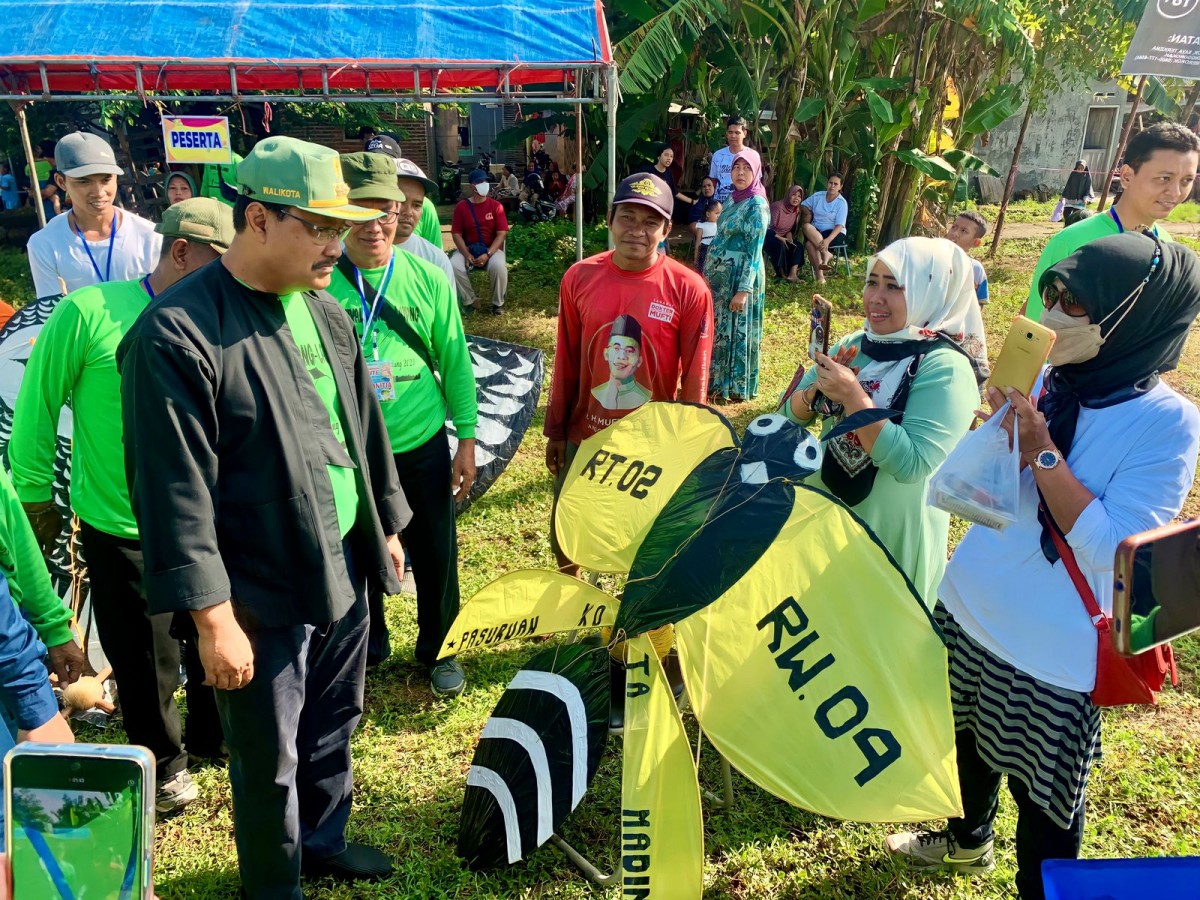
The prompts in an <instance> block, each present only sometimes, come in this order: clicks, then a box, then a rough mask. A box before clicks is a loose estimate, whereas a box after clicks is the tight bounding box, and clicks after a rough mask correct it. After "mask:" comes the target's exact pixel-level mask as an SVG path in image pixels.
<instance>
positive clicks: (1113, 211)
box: [1108, 206, 1158, 237]
mask: <svg viewBox="0 0 1200 900" xmlns="http://www.w3.org/2000/svg"><path fill="white" fill-rule="evenodd" d="M1108 214H1109V215H1110V216H1112V220H1113V221H1114V222H1116V223H1117V233H1118V234H1124V233H1125V226H1124V225H1122V224H1121V217H1120V216H1118V215H1117V208H1116V207H1115V206H1110V207H1109V208H1108ZM1146 233H1147V234H1152V235H1154V236H1155V237H1158V226H1157V225H1151V226H1150V227H1149V228H1147V229H1146Z"/></svg>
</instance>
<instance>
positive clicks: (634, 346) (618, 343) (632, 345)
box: [604, 335, 642, 381]
mask: <svg viewBox="0 0 1200 900" xmlns="http://www.w3.org/2000/svg"><path fill="white" fill-rule="evenodd" d="M604 358H605V360H606V361H607V362H608V371H609V373H610V374H611V375H612V377H613V378H616V379H617V380H618V381H628V380H629V379H631V378H632V377H633V375H634V373H635V372H636V371H637V369H638V366H640V365H641V364H642V348H641V345H640V344H639V343H638V342H637V341H636V340H635V339H634V338H631V337H625V336H624V335H614V336H613V337H611V338H609V341H608V349H607V350H605V351H604Z"/></svg>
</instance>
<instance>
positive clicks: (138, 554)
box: [80, 522, 222, 782]
mask: <svg viewBox="0 0 1200 900" xmlns="http://www.w3.org/2000/svg"><path fill="white" fill-rule="evenodd" d="M80 538H81V540H82V542H83V555H84V558H85V559H86V560H87V566H88V576H89V578H90V580H91V598H92V608H93V609H94V610H95V612H96V632H97V634H98V635H99V636H100V643H101V645H102V646H103V648H104V654H105V656H107V657H108V661H109V662H110V663H111V664H112V668H113V678H114V679H116V682H117V691H118V694H119V698H120V702H121V713H122V716H123V718H124V722H125V733H126V734H128V735H129V741H130V743H132V744H141V745H142V746H143V747H147V748H149V750H150V751H151V752H152V753H153V754H154V758H155V760H156V761H157V774H158V780H159V781H160V782H162V781H164V780H166V779H167V778H169V777H171V776H172V775H175V774H177V773H178V772H181V771H183V769H185V768H187V761H188V759H187V751H188V750H190V751H191V752H192V753H195V754H197V755H200V756H215V755H216V754H217V752H218V750H219V748H220V746H221V740H222V733H221V722H220V719H219V718H218V716H217V707H216V701H215V699H214V696H213V689H212V688H210V687H207V686H205V685H204V684H203V682H204V667H203V666H202V665H201V663H200V655H199V653H198V652H197V651H196V650H195V644H194V642H193V643H189V644H188V649H187V651H186V656H185V663H186V666H187V671H188V682H187V688H186V695H187V705H188V716H187V730H186V733H185V732H184V731H183V730H182V728H181V722H180V716H179V708H178V707H177V706H176V705H175V689H176V688H177V687H178V686H179V661H180V645H179V641H177V640H176V639H175V637H173V636H172V631H171V622H172V618H173V614H171V613H160V614H158V615H148V614H147V612H146V598H145V594H144V593H143V591H142V573H143V571H144V564H143V562H142V547H141V544H140V543H139V542H138V541H135V540H131V539H129V538H121V537H117V536H116V535H112V534H108V533H107V532H104V531H100V530H98V529H96V528H93V527H92V526H91V525H88V524H87V523H86V522H81V523H80ZM185 747H186V749H185Z"/></svg>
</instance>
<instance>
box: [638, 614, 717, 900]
mask: <svg viewBox="0 0 1200 900" xmlns="http://www.w3.org/2000/svg"><path fill="white" fill-rule="evenodd" d="M625 661H626V669H625V750H624V757H623V759H622V764H621V886H622V888H623V889H624V893H623V896H625V897H670V898H672V900H699V898H700V897H701V896H702V895H703V894H704V825H703V822H702V819H701V815H700V785H699V783H698V782H697V780H696V765H695V763H694V762H693V761H692V754H691V749H690V748H689V747H688V739H687V732H685V731H684V730H683V721H682V720H681V719H680V718H679V708H678V707H677V706H676V705H675V697H674V696H673V695H672V693H671V688H670V686H669V685H668V684H667V678H666V675H665V674H664V673H663V668H662V663H661V662H660V661H659V659H658V653H656V652H655V650H654V645H653V644H651V643H650V639H649V637H647V636H646V635H641V636H640V637H637V638H635V639H633V640H632V641H630V642H629V643H628V644H627V645H626V655H625Z"/></svg>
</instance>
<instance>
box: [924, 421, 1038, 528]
mask: <svg viewBox="0 0 1200 900" xmlns="http://www.w3.org/2000/svg"><path fill="white" fill-rule="evenodd" d="M1008 410H1009V404H1007V403H1005V404H1004V406H1002V407H1001V408H1000V409H999V410H997V411H996V414H995V415H994V416H992V417H991V418H990V419H988V420H987V421H986V422H984V423H983V424H982V425H980V426H979V427H978V428H976V429H975V430H974V431H968V432H967V436H966V437H964V438H963V439H962V440H961V441H959V442H958V446H957V447H955V448H954V449H953V450H952V451H950V455H949V456H947V457H946V461H945V462H943V463H942V465H941V467H940V468H939V469H938V470H937V471H936V472H935V473H934V474H933V478H932V479H930V481H929V505H930V506H936V507H937V508H938V509H944V510H946V512H951V513H954V514H955V515H956V516H959V517H961V518H963V519H966V520H967V521H968V522H974V523H975V524H977V525H986V526H987V527H988V528H995V529H996V530H997V531H1003V530H1004V529H1005V528H1007V527H1008V526H1009V525H1011V524H1012V523H1013V522H1015V521H1016V520H1017V514H1018V512H1019V511H1020V509H1019V508H1020V501H1021V451H1020V448H1019V447H1018V446H1017V435H1016V428H1015V427H1014V429H1013V441H1012V447H1011V449H1010V448H1009V446H1008V434H1007V433H1006V432H1005V430H1004V429H1003V428H1001V427H1000V423H1001V422H1003V421H1004V417H1005V416H1006V415H1007V414H1008Z"/></svg>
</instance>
